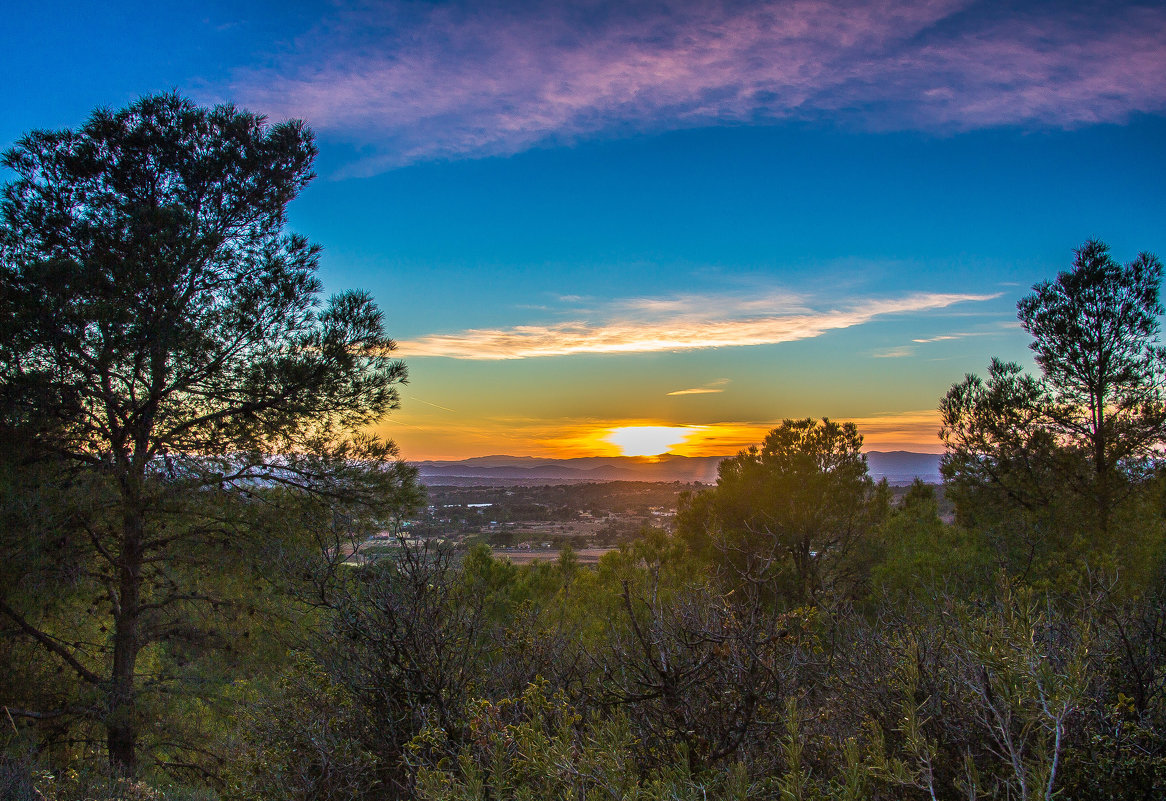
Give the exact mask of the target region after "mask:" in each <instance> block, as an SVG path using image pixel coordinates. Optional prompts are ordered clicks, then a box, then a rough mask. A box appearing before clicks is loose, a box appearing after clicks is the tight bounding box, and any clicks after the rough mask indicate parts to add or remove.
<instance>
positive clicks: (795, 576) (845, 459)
mask: <svg viewBox="0 0 1166 801" xmlns="http://www.w3.org/2000/svg"><path fill="white" fill-rule="evenodd" d="M861 447H862V436H861V435H860V434H859V433H858V429H857V428H856V427H855V425H854V424H853V423H837V422H834V421H832V420H828V419H822V420H821V421H818V420H812V419H808V418H807V419H804V420H785V421H783V422H782V424H781V425H780V426H778V427H777V428H775V429H773V430H772V431H770V432H769V434H767V435H766V437H765V441H764V442H763V443H762V444H761V447H760V448H757V447H756V446H754V447H751V448H748V449H746V450H743V451H741V452H740V453H738V454H737V455H736V456H734V457H732V458H730V459H726V460H724V461H723V462H721V464H720V465H719V467H718V470H717V485H716V487H715V488H713V489H711V490H708V491H706V492H704V493H701V494H700V495H697V496H695V497H693V498H690V499H689V500H688V502H687V503H686V504H684V505H683V507H682V509H681V511H680V515H679V521H678V528H679V531H680V533H681V535H682V536H684V537H686V538H688V539H689V540H690V541H692V542H694V543H703V548H704V550H706V551H709V552H711V551H718V552H720V554H721V555H722V556H723V557H724V559H725V564H726V566H731V567H732V568H733V570H734V571H735V572H737V573H739V574H740V576H741V577H742V578H747V580H749V581H761V582H776V583H778V584H786V583H788V584H789V585H790V586H789V587H788V589H787V590H786V592H788V593H789V594H790V596H791V598H792V599H795V600H798V601H801V602H808V601H811V600H813V599H814V598H815V597H817V595H818V594H819V593H820V592H821V590H822V589H823V586H824V584H827V583H830V582H834V581H840V580H842V579H843V578H845V577H846V572H847V571H846V568H847V567H848V557H849V556H850V555H851V551H852V550H853V548H854V546H855V545H856V543H857V541H858V540H859V539H860V538H861V536H862V535H863V534H864V533H866V532H867V531H869V529H870V526H871V523H872V522H873V520H874V519H875V518H876V517H877V514H878V513H877V507H878V504H877V503H876V502H875V492H874V483H873V482H872V481H871V479H870V477H869V476H868V475H867V467H866V457H865V456H863V455H862V452H861V450H860V449H861ZM698 547H700V546H699V545H698Z"/></svg>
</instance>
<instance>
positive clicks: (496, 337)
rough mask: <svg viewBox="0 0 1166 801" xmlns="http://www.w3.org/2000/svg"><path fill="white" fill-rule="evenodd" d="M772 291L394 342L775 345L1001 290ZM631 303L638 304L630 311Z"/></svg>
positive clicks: (608, 349)
mask: <svg viewBox="0 0 1166 801" xmlns="http://www.w3.org/2000/svg"><path fill="white" fill-rule="evenodd" d="M778 297H780V298H782V301H781V302H783V303H784V304H785V305H784V306H777V307H776V308H777V309H778V311H777V312H771V313H769V314H759V313H758V307H757V299H756V297H751V298H737V297H732V296H722V297H707V296H701V297H696V296H683V297H675V298H666V299H663V300H661V301H659V302H658V303H655V302H647V301H645V302H634V303H630V302H626V301H625V302H620V303H617V304H613V306H612V308H611V309H609V310H608V316H607V317H606V318H605V319H600V320H594V321H593V320H576V321H569V322H559V323H552V324H542V325H517V326H513V327H509V328H481V329H471V330H468V331H462V332H458V333H452V334H430V335H428V336H423V337H419V338H417V339H413V340H408V341H403V342H401V343H399V344H400V352H401V354H402V355H404V356H406V357H417V356H444V357H448V358H453V359H478V360H497V359H529V358H535V357H539V356H566V355H572V354H579V353H609V354H610V353H651V352H660V351H677V350H701V349H706V348H727V347H742V346H749V345H774V344H778V343H781V342H792V341H795V340H799V339H809V338H812V337H817V336H821V335H822V334H824V333H826V332H827V331H834V330H838V329H842V328H850V327H852V326H856V325H862V324H863V323H867V322H870V321H871V320H873V319H875V318H877V317H884V316H887V315H894V314H905V313H919V312H927V311H933V310H936V309H944V308H947V307H948V306H952V305H954V304H956V303H964V302H971V301H985V300H991V299H993V298H996V297H999V295H998V294H992V295H971V294H943V293H917V294H912V295H907V296H904V297H898V298H865V299H860V300H855V301H852V302H850V303H847V304H844V305H842V306H841V307H835V308H828V309H822V310H816V309H812V308H810V307H808V306H807V305H806V303H805V302H804V301H799V302H798V304H797V305H796V307H795V306H794V305H793V304H792V303H791V301H790V298H789V296H778ZM629 309H638V310H639V311H638V313H636V314H631V313H629ZM710 310H711V311H710Z"/></svg>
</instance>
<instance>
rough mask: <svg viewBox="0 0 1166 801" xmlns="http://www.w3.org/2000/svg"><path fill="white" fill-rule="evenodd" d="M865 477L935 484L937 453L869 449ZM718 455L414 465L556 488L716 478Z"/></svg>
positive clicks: (435, 477)
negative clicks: (591, 483)
mask: <svg viewBox="0 0 1166 801" xmlns="http://www.w3.org/2000/svg"><path fill="white" fill-rule="evenodd" d="M866 456H867V464H868V465H869V467H870V473H871V475H872V476H873V477H874V478H876V479H879V478H883V477H885V478H886V479H887V481H889V482H890V483H892V484H910V483H911V482H912V481H913V480H914V479H915V477H916V476H918V477H919V478H922V479H923V480H924V481H927V482H930V483H939V481H940V477H939V455H938V454H934V453H912V452H910V451H870V452H868V453H867V455H866ZM723 458H724V457H723V456H672V455H665V456H657V457H645V456H588V457H580V458H577V459H545V458H540V457H535V456H476V457H474V458H472V459H463V460H460V461H425V462H414V463H413V464H414V466H416V467H417V468H418V469H419V470H420V472H421V481H422V482H423V483H426V484H442V483H451V484H463V483H474V484H480V483H485V482H497V483H499V484H561V483H574V482H577V481H685V482H688V481H699V482H701V483H704V484H712V483H714V482H715V481H716V480H717V465H718V464H719V463H720V461H721V459H723Z"/></svg>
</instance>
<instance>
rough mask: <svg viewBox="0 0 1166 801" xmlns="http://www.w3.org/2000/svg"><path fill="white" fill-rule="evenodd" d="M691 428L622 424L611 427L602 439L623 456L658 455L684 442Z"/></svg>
mask: <svg viewBox="0 0 1166 801" xmlns="http://www.w3.org/2000/svg"><path fill="white" fill-rule="evenodd" d="M693 430H694V427H693V426H622V427H620V428H613V429H611V431H610V432H609V433H608V435H607V436H606V437H604V439H605V440H607V441H608V442H610V443H611V444H612V445H615V446H616V447H617V448H619V449H620V452H621V453H623V455H624V456H659V455H660V454H664V453H668V451H669V449H670V448H672V446H673V445H679V444H680V443H681V442H684V440H686V439H687V438H688V437H689V435H691V434H692V433H693Z"/></svg>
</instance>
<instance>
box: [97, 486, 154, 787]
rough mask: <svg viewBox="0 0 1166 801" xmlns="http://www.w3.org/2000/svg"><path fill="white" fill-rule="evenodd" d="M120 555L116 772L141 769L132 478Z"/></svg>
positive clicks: (139, 517)
mask: <svg viewBox="0 0 1166 801" xmlns="http://www.w3.org/2000/svg"><path fill="white" fill-rule="evenodd" d="M125 496H126V497H125V501H126V505H125V513H124V518H123V524H122V544H121V546H122V547H121V554H120V556H119V559H118V599H117V600H118V603H117V608H116V610H115V617H114V631H113V669H112V673H111V675H110V686H109V716H108V718H107V720H106V744H107V747H108V750H109V764H110V767H112V768H113V769H114V770H116V771H117V772H119V773H122V774H125V775H133V774H134V773H135V772H136V770H137V763H138V758H137V744H138V721H137V699H136V698H135V689H134V683H135V682H134V679H135V672H136V666H137V661H138V652H139V651H140V650H141V647H142V642H141V631H140V628H141V621H140V614H141V589H142V557H143V547H142V545H143V539H144V529H145V520H144V518H145V513H144V510H143V508H142V498H141V485H140V483H139V482H136V481H134V479H133V478H131V479H130V480H129V481H128V482H127V486H126V491H125Z"/></svg>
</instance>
